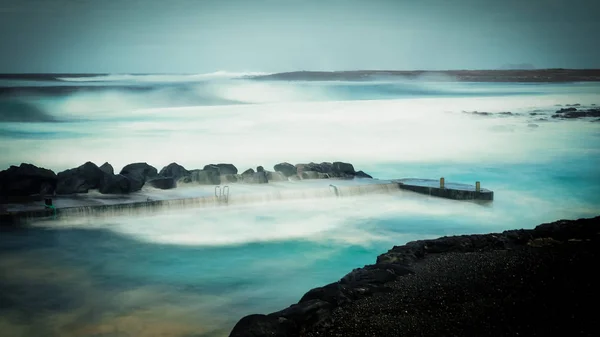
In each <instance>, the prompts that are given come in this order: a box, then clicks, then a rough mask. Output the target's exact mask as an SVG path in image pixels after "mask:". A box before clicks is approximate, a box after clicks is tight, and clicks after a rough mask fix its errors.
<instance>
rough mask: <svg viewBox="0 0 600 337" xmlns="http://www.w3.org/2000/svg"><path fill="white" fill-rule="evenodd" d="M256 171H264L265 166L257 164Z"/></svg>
mask: <svg viewBox="0 0 600 337" xmlns="http://www.w3.org/2000/svg"><path fill="white" fill-rule="evenodd" d="M256 172H265V168H264V167H262V166H257V167H256Z"/></svg>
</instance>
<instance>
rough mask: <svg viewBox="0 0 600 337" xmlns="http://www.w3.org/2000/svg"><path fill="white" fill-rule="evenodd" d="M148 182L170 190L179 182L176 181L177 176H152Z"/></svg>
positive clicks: (156, 186)
mask: <svg viewBox="0 0 600 337" xmlns="http://www.w3.org/2000/svg"><path fill="white" fill-rule="evenodd" d="M146 183H147V184H149V185H150V186H152V187H154V188H159V189H161V190H170V189H172V188H175V187H177V182H176V181H175V178H173V177H156V178H151V179H150V180H148V181H147V182H146Z"/></svg>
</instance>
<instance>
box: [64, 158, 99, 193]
mask: <svg viewBox="0 0 600 337" xmlns="http://www.w3.org/2000/svg"><path fill="white" fill-rule="evenodd" d="M106 174H107V173H106V172H104V171H103V170H101V169H100V168H99V167H98V166H96V164H94V163H92V162H89V161H88V162H87V163H85V164H83V165H81V166H79V167H77V168H73V169H69V170H66V171H63V172H60V173H59V174H58V175H57V177H58V183H57V185H56V193H57V194H74V193H87V192H88V191H89V190H91V189H98V188H99V187H100V184H101V183H102V181H103V179H104V176H105V175H106Z"/></svg>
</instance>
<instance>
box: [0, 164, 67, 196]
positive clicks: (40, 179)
mask: <svg viewBox="0 0 600 337" xmlns="http://www.w3.org/2000/svg"><path fill="white" fill-rule="evenodd" d="M57 180H58V178H57V176H56V174H55V173H54V172H52V171H51V170H48V169H45V168H42V167H37V166H35V165H32V164H26V163H22V164H21V165H20V166H11V167H9V168H8V169H6V170H4V171H0V196H27V195H32V194H40V195H43V194H52V193H53V192H54V190H55V189H56V184H57Z"/></svg>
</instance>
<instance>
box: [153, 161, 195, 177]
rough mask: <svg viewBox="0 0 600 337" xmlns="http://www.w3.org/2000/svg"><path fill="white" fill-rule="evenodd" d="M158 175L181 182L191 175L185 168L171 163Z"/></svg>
mask: <svg viewBox="0 0 600 337" xmlns="http://www.w3.org/2000/svg"><path fill="white" fill-rule="evenodd" d="M158 175H159V176H161V177H166V178H168V177H170V178H173V179H175V180H179V179H181V178H183V177H188V176H189V175H190V171H188V170H186V169H185V167H183V166H181V165H179V164H177V163H171V164H169V165H167V166H165V167H163V168H162V170H160V172H159V173H158Z"/></svg>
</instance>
